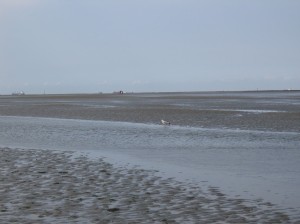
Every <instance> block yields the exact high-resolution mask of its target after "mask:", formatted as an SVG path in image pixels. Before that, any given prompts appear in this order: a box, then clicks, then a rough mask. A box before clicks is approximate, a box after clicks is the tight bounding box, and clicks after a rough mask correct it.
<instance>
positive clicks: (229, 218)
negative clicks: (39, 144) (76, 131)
mask: <svg viewBox="0 0 300 224" xmlns="http://www.w3.org/2000/svg"><path fill="white" fill-rule="evenodd" d="M0 222H1V223H290V222H291V223H293V221H290V220H289V217H288V215H287V214H285V213H284V212H283V211H280V210H277V209H276V207H275V206H273V205H272V204H270V203H267V202H263V201H262V200H255V201H250V200H247V201H246V200H242V199H231V198H228V197H227V196H226V195H224V194H223V193H222V192H221V191H219V189H218V188H214V187H210V188H209V189H208V191H202V189H201V188H199V186H197V185H193V184H188V183H182V182H178V181H175V180H174V179H164V178H161V177H158V176H157V175H156V171H146V170H142V169H137V168H136V169H133V168H129V167H126V166H123V167H114V166H113V165H111V164H109V163H107V162H104V160H103V159H102V158H93V159H91V158H89V157H87V156H86V155H83V154H82V155H81V154H80V153H78V152H76V153H75V152H70V151H53V150H51V151H50V150H33V149H32V150H28V149H27V150H23V149H10V148H0Z"/></svg>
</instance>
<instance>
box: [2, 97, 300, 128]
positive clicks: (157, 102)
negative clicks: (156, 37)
mask: <svg viewBox="0 0 300 224" xmlns="http://www.w3.org/2000/svg"><path fill="white" fill-rule="evenodd" d="M299 102H300V93H298V92H296V93H294V94H293V93H285V92H283V93H281V92H279V93H276V92H275V93H273V92H270V93H269V92H266V93H265V92H262V93H260V92H258V93H255V92H254V93H247V92H236V93H230V92H229V93H226V92H225V93H222V92H221V93H219V92H216V93H214V92H212V93H198V94H193V93H172V94H171V93H170V94H167V93H164V94H159V93H156V94H151V93H148V94H124V95H118V94H78V95H76V94H73V95H31V96H30V95H28V96H27V95H25V96H0V115H3V116H34V117H55V118H72V119H87V120H107V121H127V122H137V123H158V122H159V121H160V120H161V119H164V120H168V121H171V123H172V124H174V125H183V126H197V127H206V128H224V127H226V128H238V129H252V130H272V131H297V132H298V131H300V128H299V127H300V119H299V117H300V103H299Z"/></svg>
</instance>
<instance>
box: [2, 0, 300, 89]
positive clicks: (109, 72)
mask: <svg viewBox="0 0 300 224" xmlns="http://www.w3.org/2000/svg"><path fill="white" fill-rule="evenodd" d="M289 88H290V89H300V1H298V0H245V1H241V0H206V1H205V0H149V1H148V0H0V94H10V93H11V92H14V91H25V92H26V93H44V91H45V92H46V93H78V92H86V93H93V92H112V91H115V90H121V89H122V90H124V91H134V92H139V91H206V90H256V89H289Z"/></svg>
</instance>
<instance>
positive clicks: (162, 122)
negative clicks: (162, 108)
mask: <svg viewBox="0 0 300 224" xmlns="http://www.w3.org/2000/svg"><path fill="white" fill-rule="evenodd" d="M161 124H163V125H170V124H171V122H169V121H165V120H161Z"/></svg>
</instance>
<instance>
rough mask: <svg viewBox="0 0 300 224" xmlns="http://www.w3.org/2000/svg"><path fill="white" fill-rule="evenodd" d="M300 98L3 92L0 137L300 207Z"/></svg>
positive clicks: (4, 141) (277, 95) (23, 145)
mask: <svg viewBox="0 0 300 224" xmlns="http://www.w3.org/2000/svg"><path fill="white" fill-rule="evenodd" d="M299 102H300V93H299V92H265V93H255V92H254V93H227V92H225V93H178V94H171V93H170V94H133V95H124V96H115V95H111V96H106V95H103V96H102V95H99V96H98V95H97V96H80V95H79V96H25V97H7V96H5V97H4V96H1V97H0V115H2V116H0V146H8V147H19V148H41V149H61V150H80V151H86V152H90V153H91V154H92V155H95V154H97V155H99V156H103V155H104V156H106V157H107V160H110V161H111V162H114V163H118V164H122V163H128V162H129V163H130V164H132V165H140V166H142V167H144V168H147V169H156V170H159V171H161V174H163V175H166V176H169V177H170V176H171V177H176V178H177V179H179V180H182V181H190V182H196V183H198V184H199V185H200V186H203V187H206V186H213V187H220V189H221V190H222V191H224V193H226V194H228V195H230V196H232V197H240V198H251V199H259V198H262V199H264V200H265V201H270V202H272V203H275V204H277V205H278V206H279V207H280V208H282V209H287V208H292V209H291V210H290V212H291V213H293V214H294V215H296V216H300V215H299V214H300V212H299V211H300V190H299V186H300V150H299V148H300V147H299V146H300V128H299V127H300V103H299ZM11 115H13V116H11ZM25 116H26V117H25ZM28 116H31V117H28ZM42 117H44V118H42ZM54 117H55V118H54ZM64 118H68V119H64ZM70 118H71V119H70ZM161 118H164V119H167V120H168V119H170V120H171V122H172V125H171V126H161V125H159V124H158V123H159V120H160V119H161ZM105 120H106V121H105ZM299 218H300V217H299Z"/></svg>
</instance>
